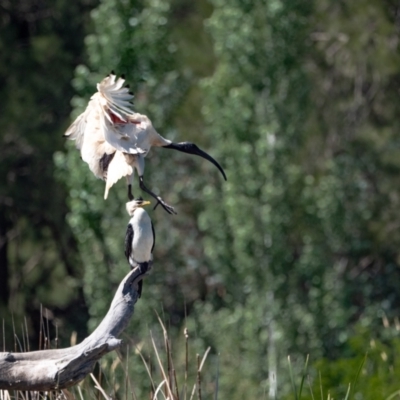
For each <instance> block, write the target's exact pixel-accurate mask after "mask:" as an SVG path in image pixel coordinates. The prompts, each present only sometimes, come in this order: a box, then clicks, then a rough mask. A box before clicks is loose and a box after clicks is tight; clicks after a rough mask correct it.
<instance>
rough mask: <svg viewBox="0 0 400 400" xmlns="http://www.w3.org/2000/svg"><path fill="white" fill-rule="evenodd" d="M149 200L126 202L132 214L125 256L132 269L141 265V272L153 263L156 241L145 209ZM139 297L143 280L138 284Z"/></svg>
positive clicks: (127, 231) (127, 209) (126, 239)
mask: <svg viewBox="0 0 400 400" xmlns="http://www.w3.org/2000/svg"><path fill="white" fill-rule="evenodd" d="M148 204H150V202H149V201H145V200H142V199H140V198H139V199H135V200H132V201H130V202H128V203H126V211H127V212H128V214H129V215H130V216H131V219H130V220H129V223H128V228H127V229H126V235H125V256H126V258H127V260H128V262H129V265H130V266H131V269H133V268H135V267H139V269H140V272H141V273H145V272H147V271H148V270H149V269H150V268H151V266H152V264H153V249H154V244H155V241H156V235H155V233H154V227H153V223H152V222H151V219H150V217H149V214H147V212H146V211H145V210H144V209H143V207H144V206H146V205H148ZM138 286H139V287H138V293H139V297H140V296H141V294H142V287H143V281H140V282H139V285H138Z"/></svg>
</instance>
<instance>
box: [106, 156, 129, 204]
mask: <svg viewBox="0 0 400 400" xmlns="http://www.w3.org/2000/svg"><path fill="white" fill-rule="evenodd" d="M132 174H133V168H132V167H131V166H130V165H129V164H128V163H127V162H126V159H125V156H124V155H123V153H121V152H120V151H117V152H115V156H114V157H113V159H112V160H111V161H110V164H109V165H108V169H107V180H106V190H105V192H104V199H107V197H108V192H109V190H110V188H111V187H112V186H113V185H114V184H115V183H117V182H118V181H119V180H120V179H121V178H123V177H124V176H128V175H129V176H130V175H132Z"/></svg>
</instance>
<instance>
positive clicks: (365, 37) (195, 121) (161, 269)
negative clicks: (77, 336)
mask: <svg viewBox="0 0 400 400" xmlns="http://www.w3.org/2000/svg"><path fill="white" fill-rule="evenodd" d="M82 4H83V3H82ZM57 7H59V8H56V9H57V10H58V11H59V13H58V14H57V13H56V15H61V14H63V13H64V12H65V14H66V17H65V18H69V19H70V23H69V24H65V21H66V19H65V20H64V19H62V21H63V23H64V24H61V25H60V27H57V29H60V31H61V32H59V31H58V30H57V29H56V28H55V27H54V26H53V25H51V24H50V25H51V26H50V25H48V24H44V25H43V27H42V28H41V29H38V31H35V34H32V35H30V36H29V39H30V40H29V58H26V57H25V56H24V55H23V54H22V53H21V52H13V51H11V49H12V48H13V46H7V41H9V42H10V43H19V42H18V41H17V39H16V37H18V31H17V30H14V28H12V27H11V22H9V23H8V25H7V26H8V28H7V29H8V30H7V35H8V36H7V38H6V39H2V40H0V50H2V51H3V50H4V51H3V53H2V54H3V57H4V60H5V61H4V62H3V63H2V64H1V65H0V71H2V76H5V74H6V72H7V71H8V69H15V70H16V71H17V72H15V73H14V72H12V73H11V75H10V77H9V78H8V79H7V80H5V79H4V78H3V81H4V82H5V83H6V85H4V86H3V88H2V95H3V98H7V99H8V100H7V104H6V105H5V109H4V113H3V114H4V115H3V114H2V115H1V116H0V120H1V121H2V125H3V126H4V127H5V130H4V133H3V134H2V136H1V138H2V143H3V149H4V151H3V158H4V160H5V162H4V163H2V165H1V170H2V172H3V173H2V174H0V176H2V177H3V180H4V181H3V184H2V185H1V193H0V201H1V202H2V203H1V204H2V205H5V207H7V213H6V212H3V213H1V212H0V228H1V229H0V237H3V238H4V237H9V235H10V234H9V232H12V228H13V227H17V228H18V229H17V230H18V232H25V233H24V235H25V236H24V237H25V238H26V240H24V241H23V243H20V242H18V243H17V242H13V243H11V244H10V246H9V249H11V250H8V253H7V254H6V258H7V261H8V263H9V264H10V266H12V267H13V268H14V266H15V270H16V271H20V272H18V273H13V274H12V277H11V278H10V279H9V281H10V284H9V285H8V286H9V288H10V292H11V294H12V295H11V297H10V298H11V299H12V303H13V305H14V307H15V308H16V309H17V308H18V309H19V307H23V304H27V303H28V302H29V299H31V298H32V296H33V297H35V298H36V299H38V298H40V301H47V302H51V305H57V306H58V307H63V306H67V305H68V304H72V303H71V302H73V301H78V299H79V292H77V291H76V288H80V287H81V286H82V287H83V289H82V290H83V291H84V295H85V300H86V302H87V305H88V308H89V313H90V321H89V326H90V328H92V327H94V326H95V325H96V324H97V323H98V321H99V320H100V318H102V317H103V315H104V313H105V311H106V309H107V307H108V304H109V302H110V299H111V297H112V294H113V292H114V290H115V288H116V285H117V284H118V282H119V281H120V279H121V277H122V276H123V275H124V274H125V273H126V272H127V268H128V265H127V262H126V260H125V258H124V254H123V240H124V233H125V227H126V224H127V221H128V217H127V215H126V214H125V210H124V203H125V200H126V189H125V185H124V182H122V181H121V182H119V183H118V184H117V185H116V187H113V188H112V190H111V193H110V197H109V199H108V200H107V201H104V200H103V190H104V183H103V182H101V181H99V180H96V179H95V178H94V177H93V175H92V174H91V172H90V171H89V169H88V167H87V165H85V163H83V162H82V161H81V160H80V158H79V153H78V152H77V151H76V150H75V149H74V148H73V144H72V143H69V144H68V145H67V151H66V152H64V149H63V150H62V151H61V147H62V142H61V138H58V139H55V137H56V136H51V137H52V138H54V139H52V140H51V143H50V139H47V137H46V139H45V138H44V136H43V134H42V132H48V131H52V132H54V131H58V130H59V131H60V133H61V131H62V129H64V128H65V126H66V124H63V123H60V119H61V121H63V118H65V117H66V115H67V114H68V112H69V109H68V107H66V106H65V101H66V100H68V101H69V99H70V97H72V91H71V90H70V89H68V90H67V89H66V88H67V86H65V85H59V84H58V82H59V80H60V79H64V80H65V79H66V78H65V77H68V76H69V75H68V71H69V69H68V68H71V65H76V64H77V63H79V65H78V66H77V68H76V72H75V77H74V79H73V81H72V82H73V86H74V89H75V91H76V96H75V97H73V99H72V105H73V107H74V111H73V116H77V115H78V114H79V113H80V112H82V111H83V109H84V107H85V106H86V104H87V101H88V99H89V97H90V95H91V94H92V93H93V92H94V90H95V84H96V83H97V82H99V81H100V80H101V79H102V78H103V77H104V75H106V74H107V73H109V72H110V71H111V70H114V71H115V72H116V73H118V74H125V75H126V79H127V81H128V83H130V84H131V88H132V90H133V92H134V94H135V109H136V111H138V112H141V113H144V114H147V115H148V116H149V117H150V118H151V120H152V121H153V123H154V125H155V127H156V129H158V130H159V132H160V133H161V134H162V135H164V136H166V137H168V138H169V139H172V140H175V141H183V140H188V141H193V142H196V143H197V144H199V145H200V146H201V147H204V148H205V149H206V150H207V151H209V152H210V153H211V154H212V155H213V156H214V157H215V158H216V159H217V160H218V161H220V163H221V165H223V167H224V169H225V170H226V172H227V175H228V181H227V182H222V180H221V179H220V176H219V175H218V172H217V171H216V170H215V169H213V167H212V166H211V165H209V164H207V163H206V162H203V161H201V160H200V159H198V158H197V159H193V158H191V157H189V156H187V155H182V154H172V153H171V152H165V151H163V150H162V149H152V150H151V153H150V154H149V156H148V157H147V159H146V172H145V179H146V181H147V184H148V186H149V187H151V188H153V189H154V191H155V192H157V193H160V194H161V195H162V197H163V198H164V199H165V200H166V201H167V202H168V203H170V204H173V205H174V206H175V207H176V209H177V211H178V215H177V216H173V217H172V216H169V215H167V214H166V213H164V212H163V210H161V209H160V208H159V209H157V210H156V211H154V212H150V213H151V218H152V219H153V222H154V224H155V228H156V232H157V244H156V250H155V265H154V270H153V274H152V275H151V277H150V278H149V279H147V280H146V282H145V284H144V293H143V298H142V299H143V301H141V302H140V303H139V304H138V307H137V310H136V315H135V318H137V321H140V323H138V324H137V325H135V326H132V327H131V328H130V331H129V335H130V338H131V339H132V341H133V342H135V343H136V342H137V341H140V340H143V338H144V337H147V335H148V330H149V328H150V329H153V328H154V327H155V325H158V322H157V319H156V316H155V314H154V315H153V313H152V311H150V310H152V309H156V310H158V311H159V312H163V315H164V318H165V320H166V321H168V322H169V324H170V325H171V330H172V333H171V336H173V335H175V334H176V335H177V334H178V332H182V324H183V321H184V319H185V316H186V315H187V318H186V324H187V325H188V327H189V331H190V332H191V334H192V332H193V337H194V342H195V346H196V348H197V349H198V350H199V352H203V351H204V350H205V348H206V347H207V346H208V345H211V346H212V351H211V353H210V355H209V361H210V365H211V368H210V371H213V368H214V367H215V368H216V365H217V363H218V365H220V370H221V376H220V378H219V396H220V398H229V399H242V398H262V396H264V394H265V392H266V391H268V392H269V395H270V397H271V398H277V397H283V396H285V395H287V394H292V395H293V391H292V389H291V379H290V376H289V375H290V374H289V370H288V367H287V362H286V357H287V355H288V354H290V355H291V360H292V364H291V365H292V368H293V377H294V380H295V382H296V387H297V388H299V387H300V379H297V377H302V376H303V375H302V374H303V373H302V371H303V367H304V363H305V356H306V354H310V360H315V359H320V360H321V361H319V362H317V363H316V364H314V363H313V362H312V361H310V365H311V373H312V374H313V373H314V372H313V371H318V370H319V371H320V372H321V377H322V387H323V390H324V393H325V397H326V394H327V391H328V390H329V391H330V394H331V397H332V396H333V397H335V398H338V397H340V398H346V396H348V398H353V397H354V398H356V397H357V396H367V397H365V398H382V396H383V397H384V396H386V397H390V395H391V393H395V391H396V390H398V388H397V387H396V382H395V380H394V379H392V375H390V374H391V372H390V371H391V368H392V370H393V371H395V370H396V368H397V367H396V365H395V358H394V356H393V357H392V356H391V355H390V354H395V353H394V351H390V349H391V348H393V349H397V346H398V344H397V342H396V340H395V339H393V338H390V339H387V338H382V339H379V340H376V341H375V342H374V343H375V345H376V349H378V350H375V348H373V347H371V346H372V345H370V343H369V339H368V335H367V334H366V332H364V331H361V332H356V333H355V328H354V327H355V326H364V327H365V326H368V329H369V331H370V336H371V337H375V336H376V335H377V334H378V333H379V332H380V330H381V326H380V322H379V321H380V319H381V317H382V316H383V315H388V316H389V317H392V316H394V315H396V314H398V312H399V304H400V299H399V294H398V293H399V291H398V287H399V284H400V269H399V268H398V266H399V260H400V254H399V250H398V249H399V248H400V246H399V245H400V234H399V230H398V227H399V226H400V220H399V216H398V209H399V199H400V197H399V195H398V187H399V184H400V182H399V176H400V163H399V159H400V158H399V146H398V142H399V141H398V128H399V125H400V119H399V115H400V110H399V102H398V93H399V79H398V65H399V63H400V60H399V51H398V43H399V40H398V18H397V15H398V7H397V6H396V5H394V4H392V3H391V2H382V1H378V0H373V1H367V0H362V1H360V2H353V3H343V2H329V1H327V0H322V1H318V2H310V1H304V0H303V1H302V0H294V1H293V0H292V1H288V0H273V1H264V0H257V1H253V2H249V1H246V0H232V1H229V2H227V1H224V0H212V1H210V2H206V1H199V2H191V3H188V2H183V1H181V0H170V1H161V0H141V1H133V0H103V1H102V2H101V3H100V4H99V5H98V6H97V7H96V8H95V9H94V10H93V11H92V12H91V14H90V15H91V27H92V29H91V33H90V34H89V35H88V36H86V38H85V40H84V44H85V48H86V54H87V58H86V59H85V60H76V59H75V58H74V56H73V54H76V53H75V52H74V51H75V50H74V51H72V50H73V49H75V48H79V46H78V44H77V42H78V40H77V39H76V40H72V39H71V41H66V42H65V41H63V40H62V38H63V37H64V36H62V35H61V33H62V32H64V31H65V30H68V29H67V28H68V27H69V28H70V29H72V28H71V27H75V26H80V25H79V23H80V22H79V21H81V20H80V19H79V18H80V17H79V13H78V12H77V8H75V6H72V5H71V6H70V5H69V3H68V5H67V3H66V2H64V1H59V2H57ZM76 7H78V6H76ZM82 7H83V5H82ZM84 8H85V7H84ZM85 9H86V8H85ZM60 18H61V17H60ZM5 21H6V22H7V21H8V20H7V18H6V19H5ZM9 21H11V20H9ZM46 21H47V20H46ZM47 23H48V21H47ZM37 26H39V25H37ZM49 26H50V27H49ZM21 29H22V28H21ZM68 32H69V31H68ZM76 32H78V33H77V36H78V37H82V31H80V30H79V29H78V30H77V31H76ZM79 32H80V33H79ZM79 34H80V35H81V36H79ZM13 40H14V41H13ZM73 58H74V61H72V59H73ZM27 59H29V63H27V61H26V60H27ZM49 64H51V65H53V66H54V68H55V69H57V71H58V74H56V75H54V76H53V75H52V76H51V77H48V76H46V71H47V69H46V68H47V66H48V65H49ZM7 65H9V66H11V67H13V68H8V67H7V68H6V67H5V66H7ZM26 66H28V67H29V68H31V69H32V71H37V72H35V73H33V74H32V76H31V79H32V80H29V84H28V85H27V86H23V85H21V84H20V82H21V81H23V78H24V74H26V72H25V71H26V68H25V67H26ZM23 67H24V68H23ZM42 76H46V80H44V79H43V78H42ZM68 79H69V78H68ZM35 93H40V95H38V97H35V96H34V94H35ZM61 100H62V101H61ZM42 102H43V103H44V105H45V107H44V108H37V107H36V106H38V107H39V106H40V105H42ZM38 110H39V111H38ZM59 110H63V111H62V114H60V115H59V114H58V113H61V111H59ZM21 115H24V118H21V117H20V116H21ZM38 116H39V117H38ZM16 121H17V122H16ZM61 128H62V129H61ZM22 132H25V133H24V134H22ZM57 137H58V136H57ZM10 138H11V139H10ZM55 149H59V151H58V152H56V154H55V155H54V160H55V164H56V166H57V170H56V176H57V182H58V183H57V185H56V184H55V182H54V173H53V171H52V170H51V169H50V170H49V169H47V167H46V166H47V165H48V164H47V163H48V162H49V161H48V160H49V159H50V158H51V157H52V155H53V153H54V150H55ZM27 166H29V168H30V169H31V170H33V171H34V173H30V174H28V175H25V172H24V171H26V170H27ZM24 185H29V187H32V188H34V189H32V197H31V201H30V202H29V204H26V201H25V199H26V194H25V192H23V191H21V190H20V188H21V187H25V186H24ZM60 185H61V186H60ZM60 187H61V189H60ZM56 188H57V190H56ZM63 188H66V190H65V189H63ZM58 189H59V190H58ZM50 192H51V193H53V194H54V195H53V196H52V197H51V196H49V195H48V193H50ZM66 193H67V194H66ZM134 193H135V195H137V196H139V195H143V194H142V193H140V191H139V188H138V186H137V185H135V186H134ZM9 199H12V202H11V203H12V207H11V206H10V205H9V204H11V203H10V201H9ZM65 199H66V200H65ZM8 211H10V212H9V213H8ZM10 216H11V217H10ZM15 221H16V222H15ZM65 222H67V224H66V223H65ZM36 225H37V226H38V227H40V228H39V229H34V228H32V227H33V226H36ZM4 226H7V229H3V227H4ZM60 227H63V228H64V229H60ZM61 231H62V234H61V233H60V232H61ZM7 235H8V236H7ZM19 236H21V233H19ZM52 237H54V238H55V239H52ZM37 244H40V246H39V247H38V245H37ZM55 244H57V245H58V244H60V248H61V251H60V250H59V249H58V246H56V245H55ZM0 246H1V245H0ZM13 246H14V247H13ZM37 248H39V251H38V254H39V255H43V257H42V258H40V260H41V268H40V269H39V268H37V269H34V270H33V271H32V272H31V273H29V274H23V273H22V272H21V271H26V270H29V268H28V267H29V265H31V264H29V260H31V262H32V263H34V261H35V259H34V258H32V257H33V256H32V252H35V249H37ZM0 250H1V247H0ZM60 254H61V257H60ZM1 256H3V257H4V252H3V253H1V251H0V257H1ZM2 259H3V258H2ZM60 259H62V260H63V261H59V260H60ZM24 265H25V266H24ZM27 266H28V267H27ZM50 267H51V268H50ZM13 268H12V269H13ZM0 271H2V269H0ZM66 271H67V272H66ZM81 274H82V275H81ZM81 276H82V281H83V284H82V285H81V280H80V277H81ZM21 277H22V278H21ZM44 277H45V278H46V279H45V278H44ZM0 285H1V282H0ZM3 286H4V285H3ZM61 286H62V288H63V290H62V295H57V293H59V292H61V289H60V288H61ZM21 287H24V290H19V288H21ZM1 293H2V292H1V291H0V297H1ZM74 296H76V297H74ZM77 314H79V315H80V316H81V318H82V319H85V315H84V314H83V313H81V312H78V313H77ZM356 324H358V325H356ZM80 325H81V324H80ZM167 325H168V323H167ZM176 346H177V354H178V358H179V359H180V360H182V359H183V358H184V352H183V350H182V349H183V347H182V344H177V345H176ZM385 346H388V348H385ZM144 348H145V349H147V350H145V353H146V354H145V355H146V356H147V355H148V353H149V349H148V347H146V346H144ZM366 350H368V358H367V361H366V363H365V365H364V366H363V367H362V370H361V373H360V376H359V378H358V382H357V386H356V387H353V386H352V387H351V391H348V384H349V383H351V382H354V380H355V377H356V374H357V369H358V367H359V365H361V361H362V359H363V357H364V354H365V352H366ZM383 353H385V354H386V355H387V360H388V361H387V360H384V359H382V356H381V354H383ZM218 354H220V356H217V355H218ZM379 357H381V360H379ZM378 361H379V362H378ZM386 362H387V363H388V364H387V365H390V366H391V367H390V368H389V367H388V368H386V367H385V365H386V364H385V363H386ZM314 368H315V369H314ZM385 368H386V369H385ZM388 371H389V372H388ZM130 372H131V373H132V374H133V375H135V376H139V377H141V378H143V379H145V378H144V376H145V371H144V369H143V366H140V365H138V364H137V363H133V364H132V365H131V366H130ZM393 376H394V375H393ZM274 377H275V378H276V380H277V383H276V384H275V383H274ZM120 378H121V377H119V378H118V379H120ZM312 378H313V381H312V387H313V390H314V394H315V397H316V398H319V396H318V395H317V394H316V393H318V394H319V389H320V388H319V385H320V383H319V381H318V375H317V374H316V375H315V376H313V377H312ZM121 379H122V378H121ZM205 379H206V380H208V382H209V383H210V386H209V387H210V388H211V387H212V384H213V382H214V377H213V375H212V372H208V375H207V376H206V377H205ZM278 388H279V389H278ZM331 388H332V389H331ZM367 388H368V390H369V391H370V393H371V396H370V397H368V396H369V394H368V393H367V392H366V389H367ZM306 389H307V388H306V385H305V384H303V390H302V397H303V398H304V396H307V395H306V392H307V390H306ZM364 389H365V392H364ZM146 390H147V387H145V383H143V385H142V386H141V385H140V384H139V386H138V393H139V392H140V394H143V393H147V392H146ZM353 390H354V391H353ZM209 393H212V390H210V392H209ZM296 393H297V391H296ZM278 395H279V396H278ZM373 396H375V397H373ZM299 397H300V395H299ZM323 397H324V396H323Z"/></svg>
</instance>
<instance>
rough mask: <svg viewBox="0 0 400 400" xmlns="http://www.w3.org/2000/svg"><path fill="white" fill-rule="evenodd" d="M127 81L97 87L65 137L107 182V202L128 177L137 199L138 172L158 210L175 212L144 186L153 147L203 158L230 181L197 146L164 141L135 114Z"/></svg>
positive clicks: (112, 80) (109, 78)
mask: <svg viewBox="0 0 400 400" xmlns="http://www.w3.org/2000/svg"><path fill="white" fill-rule="evenodd" d="M124 82H125V79H124V78H123V77H122V78H117V77H116V75H114V74H113V73H111V74H110V75H108V76H107V77H106V78H105V79H103V80H102V81H101V82H100V83H99V84H97V90H98V91H97V92H96V93H95V94H94V95H93V96H92V97H91V99H90V102H89V104H88V106H87V108H86V110H85V111H84V112H83V113H82V114H81V115H79V116H78V117H77V118H76V120H75V121H74V122H73V123H72V124H71V126H70V127H69V128H68V130H67V131H66V133H65V135H64V136H66V137H68V138H69V139H72V140H76V146H77V148H78V149H79V150H80V151H81V157H82V159H83V161H85V162H86V163H87V164H88V165H89V168H90V170H91V171H92V172H93V173H94V175H95V176H96V177H98V178H101V179H104V180H105V181H106V189H105V193H104V198H105V199H106V198H107V196H108V191H109V189H110V188H111V186H113V185H114V184H115V183H116V182H117V181H118V180H119V179H121V178H122V177H124V176H125V177H126V180H127V184H128V198H129V200H133V198H134V197H133V194H132V182H133V175H134V171H135V169H136V170H137V172H138V175H139V185H140V188H141V189H142V190H143V191H145V192H147V193H148V194H150V195H151V196H153V197H154V198H155V199H156V200H157V204H156V206H155V207H157V206H158V204H161V206H162V207H163V208H164V209H165V210H166V211H167V212H168V213H170V214H173V213H175V211H174V208H173V207H171V206H169V205H168V204H167V203H166V202H165V201H164V200H163V199H162V198H161V197H160V196H157V195H156V194H155V193H153V192H152V191H151V190H150V189H148V188H147V187H146V186H145V184H144V180H143V174H144V158H145V157H146V155H147V153H148V152H149V151H150V149H151V147H152V146H156V147H162V148H164V149H174V150H178V151H181V152H184V153H189V154H194V155H197V156H200V157H203V158H205V159H206V160H208V161H210V162H211V163H213V164H214V165H215V166H216V167H217V168H218V169H219V170H220V172H221V174H222V175H223V177H224V179H225V180H226V175H225V172H224V170H223V169H222V167H221V166H220V165H219V164H218V162H217V161H216V160H214V158H212V157H211V156H210V155H208V154H207V153H206V152H204V151H203V150H201V149H199V148H198V147H197V146H196V145H195V144H194V143H189V142H182V143H173V142H171V141H170V140H168V139H165V138H163V137H162V136H161V135H159V134H158V133H157V131H156V130H155V129H154V127H153V125H152V123H151V121H150V119H149V118H148V117H147V116H146V115H142V114H138V113H135V112H134V111H133V109H132V104H131V100H132V99H133V94H132V93H131V92H129V89H128V87H124V86H123V85H124ZM155 207H154V208H155Z"/></svg>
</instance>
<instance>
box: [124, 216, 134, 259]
mask: <svg viewBox="0 0 400 400" xmlns="http://www.w3.org/2000/svg"><path fill="white" fill-rule="evenodd" d="M132 240H133V228H132V225H131V224H129V225H128V228H127V229H126V234H125V257H126V258H127V260H128V261H129V256H130V255H131V252H132Z"/></svg>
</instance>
